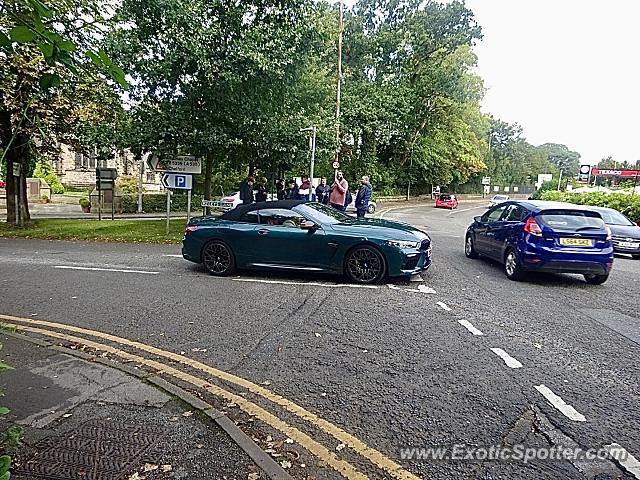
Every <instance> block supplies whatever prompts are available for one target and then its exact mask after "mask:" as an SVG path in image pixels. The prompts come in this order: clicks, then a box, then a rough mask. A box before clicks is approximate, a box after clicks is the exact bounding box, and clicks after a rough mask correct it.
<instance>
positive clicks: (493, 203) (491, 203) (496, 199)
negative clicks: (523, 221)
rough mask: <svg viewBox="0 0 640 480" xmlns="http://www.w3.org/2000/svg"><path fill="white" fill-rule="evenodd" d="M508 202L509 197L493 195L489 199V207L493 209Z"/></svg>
mask: <svg viewBox="0 0 640 480" xmlns="http://www.w3.org/2000/svg"><path fill="white" fill-rule="evenodd" d="M508 200H509V195H494V196H493V197H491V200H489V206H490V207H494V206H496V205H498V204H500V203H502V202H506V201H508Z"/></svg>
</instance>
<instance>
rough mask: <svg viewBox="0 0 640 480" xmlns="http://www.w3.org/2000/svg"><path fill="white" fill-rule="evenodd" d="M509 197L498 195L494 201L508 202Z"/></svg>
mask: <svg viewBox="0 0 640 480" xmlns="http://www.w3.org/2000/svg"><path fill="white" fill-rule="evenodd" d="M508 198H509V197H508V196H507V195H496V196H495V197H493V199H494V200H507V199H508Z"/></svg>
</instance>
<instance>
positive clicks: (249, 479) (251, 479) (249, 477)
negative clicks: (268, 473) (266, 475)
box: [247, 472, 260, 480]
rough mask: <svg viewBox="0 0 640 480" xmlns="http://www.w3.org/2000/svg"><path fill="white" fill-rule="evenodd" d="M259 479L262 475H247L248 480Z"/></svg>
mask: <svg viewBox="0 0 640 480" xmlns="http://www.w3.org/2000/svg"><path fill="white" fill-rule="evenodd" d="M259 478H260V474H259V473H257V472H253V473H250V474H249V475H247V480H258V479H259Z"/></svg>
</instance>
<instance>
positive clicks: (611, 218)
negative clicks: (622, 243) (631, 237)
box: [598, 210, 634, 227]
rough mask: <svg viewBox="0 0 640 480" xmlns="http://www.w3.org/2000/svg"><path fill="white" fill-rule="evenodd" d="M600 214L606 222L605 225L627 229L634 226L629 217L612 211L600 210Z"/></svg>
mask: <svg viewBox="0 0 640 480" xmlns="http://www.w3.org/2000/svg"><path fill="white" fill-rule="evenodd" d="M598 213H599V214H600V216H601V217H602V219H603V220H604V223H607V224H609V225H624V226H627V227H631V226H633V225H634V223H632V222H631V221H630V220H629V219H628V218H627V217H625V216H624V215H622V214H621V213H620V212H616V211H612V210H598Z"/></svg>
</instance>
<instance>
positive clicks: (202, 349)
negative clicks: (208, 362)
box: [191, 348, 207, 352]
mask: <svg viewBox="0 0 640 480" xmlns="http://www.w3.org/2000/svg"><path fill="white" fill-rule="evenodd" d="M191 351H192V352H206V351H207V349H206V348H192V349H191Z"/></svg>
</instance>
